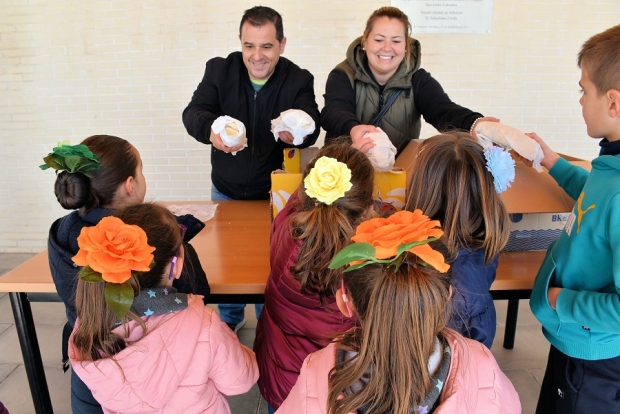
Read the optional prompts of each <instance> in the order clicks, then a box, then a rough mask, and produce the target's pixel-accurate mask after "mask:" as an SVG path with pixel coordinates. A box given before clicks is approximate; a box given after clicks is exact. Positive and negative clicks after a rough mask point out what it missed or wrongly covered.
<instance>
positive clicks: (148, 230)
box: [69, 204, 258, 413]
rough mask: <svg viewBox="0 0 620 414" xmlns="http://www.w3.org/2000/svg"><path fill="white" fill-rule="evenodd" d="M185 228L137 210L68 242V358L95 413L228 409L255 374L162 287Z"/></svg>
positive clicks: (233, 347)
mask: <svg viewBox="0 0 620 414" xmlns="http://www.w3.org/2000/svg"><path fill="white" fill-rule="evenodd" d="M185 230H186V229H185V227H184V226H182V225H179V224H178V223H177V220H176V219H175V217H174V215H172V213H171V212H170V211H168V209H167V208H166V207H163V206H161V205H157V204H138V205H134V206H131V207H127V208H125V209H123V210H121V211H120V212H118V213H117V215H116V216H108V217H104V218H103V219H101V221H99V223H98V224H97V225H95V226H92V227H84V228H83V229H82V231H81V233H80V236H79V237H78V244H79V246H80V249H79V251H78V254H77V255H75V256H74V257H73V259H74V261H75V263H76V264H78V265H79V266H84V267H83V268H82V270H81V271H80V274H79V280H78V284H77V290H76V299H75V302H76V308H77V320H76V323H75V328H74V330H73V333H72V334H71V337H70V339H69V357H70V360H71V366H72V368H73V370H74V371H75V372H76V374H77V375H78V376H79V377H80V379H81V380H82V381H84V383H85V384H86V385H87V386H88V388H89V389H90V390H91V391H92V394H93V396H94V397H95V399H96V400H97V401H98V402H99V403H100V404H101V407H102V408H103V412H105V413H112V412H113V413H129V412H131V413H145V412H149V413H164V412H170V413H225V412H230V408H229V406H228V402H227V400H226V395H237V394H242V393H245V392H247V391H248V390H249V389H250V388H251V387H252V386H253V385H254V383H255V382H256V380H257V378H258V367H257V364H256V357H255V356H254V353H253V352H252V351H251V350H250V349H248V348H247V347H245V346H244V345H242V344H241V343H240V342H239V339H238V338H237V336H236V335H235V334H234V333H233V332H232V331H231V330H230V329H229V328H228V327H227V326H226V324H224V323H223V322H222V321H221V320H220V318H219V317H218V315H217V313H216V311H215V310H213V309H211V308H210V307H208V306H205V305H204V303H203V301H202V297H201V296H199V295H193V294H185V293H180V292H178V291H177V290H176V289H175V288H174V287H173V286H172V281H173V280H174V279H177V278H179V277H180V275H181V272H182V269H183V263H184V256H185V249H184V244H183V235H184V233H185Z"/></svg>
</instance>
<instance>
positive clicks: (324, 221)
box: [291, 138, 374, 299]
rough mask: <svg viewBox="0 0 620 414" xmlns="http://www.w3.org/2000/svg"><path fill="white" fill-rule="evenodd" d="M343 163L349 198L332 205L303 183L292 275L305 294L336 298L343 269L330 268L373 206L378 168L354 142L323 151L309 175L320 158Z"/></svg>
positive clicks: (295, 220) (295, 226) (294, 223)
mask: <svg viewBox="0 0 620 414" xmlns="http://www.w3.org/2000/svg"><path fill="white" fill-rule="evenodd" d="M322 156H325V157H330V158H335V159H336V160H338V161H340V162H343V163H345V164H346V165H347V167H349V169H350V170H351V183H352V184H353V186H352V187H351V189H350V190H349V191H347V192H346V193H345V195H344V196H343V197H341V198H339V199H338V200H336V201H334V202H333V203H332V204H330V205H326V204H323V203H320V202H317V200H315V199H314V198H311V197H309V196H308V195H307V194H306V192H305V189H304V185H303V184H302V185H301V186H300V187H299V190H298V191H297V196H298V199H297V203H298V204H297V206H296V207H294V208H295V213H294V216H293V219H292V235H293V238H294V239H297V240H301V241H302V246H301V249H300V252H299V258H298V260H297V264H296V265H295V266H292V267H291V272H292V274H293V275H294V276H295V278H296V279H297V280H298V281H299V282H300V283H301V291H302V292H303V293H306V294H318V295H319V297H320V298H321V299H323V298H325V297H331V296H333V295H334V293H335V291H336V289H337V285H338V283H339V282H340V275H341V274H342V271H341V270H331V269H329V268H328V267H327V266H328V265H329V262H330V261H331V259H332V258H333V257H334V255H335V254H336V253H337V252H339V251H340V250H341V249H342V248H343V247H344V246H346V245H347V244H348V243H349V240H350V238H351V237H352V236H353V234H354V233H355V227H356V226H357V225H358V224H359V223H360V222H361V221H362V219H363V218H364V214H365V213H366V212H367V211H368V209H369V207H371V206H372V204H373V197H372V195H373V194H372V192H373V185H374V169H373V167H372V164H371V163H370V160H369V159H368V157H367V156H366V155H365V154H364V153H362V152H361V151H359V150H357V149H355V148H353V147H351V143H350V139H348V140H347V138H340V139H339V140H337V141H336V142H335V143H333V144H329V145H327V146H325V147H323V148H321V150H320V151H319V153H318V154H317V156H316V158H315V160H314V161H313V162H311V163H310V164H309V165H308V168H307V169H306V172H305V174H304V177H305V176H307V175H308V173H309V172H310V169H312V167H313V166H314V162H315V161H316V160H317V159H319V158H320V157H322Z"/></svg>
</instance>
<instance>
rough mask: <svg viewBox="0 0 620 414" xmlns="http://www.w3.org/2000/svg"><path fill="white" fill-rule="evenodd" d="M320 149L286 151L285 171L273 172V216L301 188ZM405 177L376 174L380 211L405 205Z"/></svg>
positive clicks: (396, 173)
mask: <svg viewBox="0 0 620 414" xmlns="http://www.w3.org/2000/svg"><path fill="white" fill-rule="evenodd" d="M318 151H319V149H318V148H316V147H310V148H303V149H301V150H300V149H298V148H289V149H285V150H284V165H283V167H284V170H276V171H274V172H272V173H271V217H272V219H273V218H274V217H275V216H277V215H278V213H279V212H280V211H282V209H283V208H284V206H286V203H287V202H288V199H289V198H290V196H291V195H292V194H293V193H294V192H295V191H296V190H297V188H298V187H299V186H300V185H301V181H302V178H303V173H302V171H304V169H305V167H306V165H308V163H309V162H310V161H311V160H312V159H313V158H314V157H315V156H316V154H317V153H318ZM405 184H406V174H405V171H403V170H402V169H395V170H394V171H390V172H375V188H374V198H375V200H377V203H376V207H375V208H376V209H377V210H378V211H383V210H388V209H392V208H394V209H396V210H402V208H403V207H404V206H405Z"/></svg>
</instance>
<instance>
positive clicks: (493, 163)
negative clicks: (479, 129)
mask: <svg viewBox="0 0 620 414" xmlns="http://www.w3.org/2000/svg"><path fill="white" fill-rule="evenodd" d="M484 158H485V159H486V160H487V170H489V171H490V172H491V175H493V184H494V186H495V191H496V192H497V193H498V194H500V193H502V192H504V191H506V189H508V187H510V183H511V182H513V181H514V180H515V160H514V159H513V158H512V157H511V156H510V153H509V152H508V151H506V150H504V149H503V148H501V147H498V146H495V145H493V146H490V147H489V148H487V149H485V150H484Z"/></svg>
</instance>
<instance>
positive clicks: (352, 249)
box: [329, 210, 450, 273]
mask: <svg viewBox="0 0 620 414" xmlns="http://www.w3.org/2000/svg"><path fill="white" fill-rule="evenodd" d="M442 235H443V231H442V230H441V228H440V227H439V221H438V220H431V219H430V218H429V217H428V216H426V215H424V214H423V213H422V211H421V210H415V211H414V212H410V211H406V210H403V211H398V212H396V213H394V214H392V215H391V216H390V217H388V218H373V219H370V220H366V221H364V222H362V223H361V224H360V225H359V226H357V230H356V231H355V236H353V237H352V238H351V240H353V241H354V242H355V243H353V244H350V245H348V246H347V247H345V248H344V249H342V250H341V251H340V252H338V253H337V254H336V256H334V258H333V259H332V261H331V262H330V264H329V268H330V269H337V268H339V267H342V266H345V265H349V266H348V267H347V268H346V269H345V270H344V271H345V272H348V271H351V270H354V269H359V268H361V267H364V266H366V265H369V264H371V263H380V264H382V265H383V266H386V267H387V266H394V267H395V268H396V269H398V267H399V266H400V265H401V264H402V263H403V261H404V254H403V253H405V252H411V253H413V254H415V255H416V256H417V257H418V258H420V260H421V261H422V262H423V264H425V265H428V266H431V267H433V268H435V269H436V270H438V271H439V272H442V273H445V272H447V271H448V269H449V268H450V265H448V264H446V263H445V259H444V257H443V255H442V254H441V253H440V252H438V251H437V250H434V249H433V248H432V247H431V246H430V245H429V244H428V243H430V242H432V241H435V240H438V239H439V238H440V237H441V236H442Z"/></svg>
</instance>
